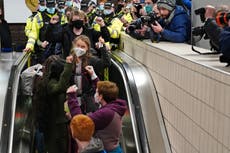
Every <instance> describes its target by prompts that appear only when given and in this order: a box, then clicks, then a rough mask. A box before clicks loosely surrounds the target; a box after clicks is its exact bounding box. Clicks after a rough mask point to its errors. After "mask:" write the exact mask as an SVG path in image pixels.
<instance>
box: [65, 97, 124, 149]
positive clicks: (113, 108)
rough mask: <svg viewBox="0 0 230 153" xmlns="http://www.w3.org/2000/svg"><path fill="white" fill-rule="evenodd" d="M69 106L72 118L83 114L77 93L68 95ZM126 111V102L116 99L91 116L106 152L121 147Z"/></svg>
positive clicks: (96, 133) (96, 134) (97, 135)
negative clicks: (123, 118)
mask: <svg viewBox="0 0 230 153" xmlns="http://www.w3.org/2000/svg"><path fill="white" fill-rule="evenodd" d="M68 106H69V109H70V112H71V115H72V116H74V115H77V114H81V109H80V106H79V104H78V102H77V99H76V94H75V93H69V94H68ZM125 111H126V102H125V101H124V100H121V99H116V100H114V101H111V102H109V103H107V104H106V105H104V106H102V107H101V108H100V109H98V110H97V111H95V112H94V113H91V114H89V117H90V118H91V119H92V120H93V121H94V124H95V136H96V137H99V138H101V140H102V141H103V144H104V148H105V150H106V151H111V150H113V149H115V148H116V147H117V146H118V145H119V137H120V134H121V126H122V120H121V118H122V116H123V115H124V114H125Z"/></svg>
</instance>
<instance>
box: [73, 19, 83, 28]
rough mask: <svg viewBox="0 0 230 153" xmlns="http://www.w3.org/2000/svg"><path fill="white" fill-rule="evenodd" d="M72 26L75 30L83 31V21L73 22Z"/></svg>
mask: <svg viewBox="0 0 230 153" xmlns="http://www.w3.org/2000/svg"><path fill="white" fill-rule="evenodd" d="M72 24H73V26H74V27H75V28H77V29H81V28H82V27H83V20H76V21H72Z"/></svg>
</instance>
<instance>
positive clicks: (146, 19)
mask: <svg viewBox="0 0 230 153" xmlns="http://www.w3.org/2000/svg"><path fill="white" fill-rule="evenodd" d="M157 20H159V17H158V16H157V14H156V13H155V12H152V13H150V14H148V15H146V16H141V17H140V18H138V19H137V20H136V21H135V22H133V23H131V24H130V25H129V26H128V30H129V31H134V30H135V29H141V26H142V25H147V26H149V27H151V24H154V25H155V24H156V23H155V22H156V21H157Z"/></svg>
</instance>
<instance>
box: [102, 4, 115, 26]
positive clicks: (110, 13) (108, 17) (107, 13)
mask: <svg viewBox="0 0 230 153" xmlns="http://www.w3.org/2000/svg"><path fill="white" fill-rule="evenodd" d="M114 15H115V14H114V8H113V5H112V4H111V3H109V2H107V3H105V6H104V11H103V14H102V18H103V19H104V21H105V24H106V25H107V26H109V25H110V22H111V21H112V19H113V18H114Z"/></svg>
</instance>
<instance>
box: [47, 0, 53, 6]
mask: <svg viewBox="0 0 230 153" xmlns="http://www.w3.org/2000/svg"><path fill="white" fill-rule="evenodd" d="M46 7H55V0H46Z"/></svg>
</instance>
